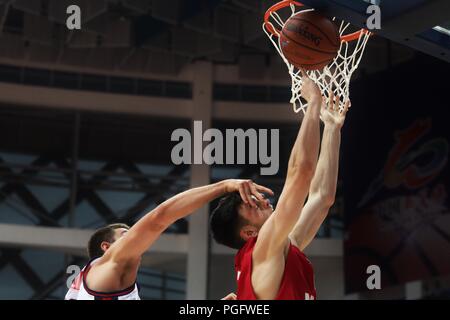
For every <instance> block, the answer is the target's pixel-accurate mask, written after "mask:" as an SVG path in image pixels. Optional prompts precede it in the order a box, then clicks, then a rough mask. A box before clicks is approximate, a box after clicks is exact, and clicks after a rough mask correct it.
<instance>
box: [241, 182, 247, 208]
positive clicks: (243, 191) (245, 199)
mask: <svg viewBox="0 0 450 320" xmlns="http://www.w3.org/2000/svg"><path fill="white" fill-rule="evenodd" d="M239 194H240V196H241V199H242V201H244V203H245V204H248V198H247V194H246V193H245V189H244V186H243V185H241V186H240V187H239Z"/></svg>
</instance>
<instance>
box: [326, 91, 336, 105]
mask: <svg viewBox="0 0 450 320" xmlns="http://www.w3.org/2000/svg"><path fill="white" fill-rule="evenodd" d="M329 96H330V101H329V102H328V106H327V109H329V110H333V102H334V91H333V89H330V93H329Z"/></svg>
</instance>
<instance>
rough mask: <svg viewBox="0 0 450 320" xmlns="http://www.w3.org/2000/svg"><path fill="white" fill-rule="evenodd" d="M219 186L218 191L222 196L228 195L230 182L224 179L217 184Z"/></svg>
mask: <svg viewBox="0 0 450 320" xmlns="http://www.w3.org/2000/svg"><path fill="white" fill-rule="evenodd" d="M219 184H220V187H221V188H220V190H221V193H222V194H225V193H230V192H231V185H232V180H231V179H226V180H222V181H220V182H219Z"/></svg>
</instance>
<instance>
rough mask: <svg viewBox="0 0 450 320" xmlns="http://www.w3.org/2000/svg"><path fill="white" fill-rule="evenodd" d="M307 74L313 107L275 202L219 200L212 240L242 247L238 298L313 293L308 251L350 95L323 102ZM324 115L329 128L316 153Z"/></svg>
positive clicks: (331, 185)
mask: <svg viewBox="0 0 450 320" xmlns="http://www.w3.org/2000/svg"><path fill="white" fill-rule="evenodd" d="M303 76H304V77H305V78H306V79H305V81H304V84H303V87H302V97H303V98H305V99H306V100H307V101H308V105H309V107H308V110H307V111H306V114H305V116H304V118H303V121H302V125H301V128H300V131H299V134H298V136H297V139H296V141H295V144H294V147H293V148H292V152H291V156H290V159H289V164H288V170H287V176H286V181H285V184H284V188H283V191H282V193H281V195H280V198H279V200H278V205H277V207H276V209H275V210H274V209H273V208H272V206H271V205H270V203H269V201H268V200H266V199H264V198H263V197H253V196H252V197H247V198H244V201H241V197H239V195H238V194H237V193H231V194H228V195H227V196H225V197H223V198H222V199H221V200H220V202H219V205H218V206H217V208H216V209H215V210H214V212H213V215H212V217H211V221H210V224H211V230H212V233H213V237H214V238H215V240H216V241H217V242H219V243H222V244H224V245H226V246H228V247H232V248H235V249H239V252H238V253H237V255H236V259H235V268H236V273H237V284H238V290H237V298H238V299H243V300H253V299H282V300H287V299H306V300H312V299H315V298H316V290H315V286H314V273H313V268H312V265H311V263H310V262H309V261H308V259H307V258H306V256H305V255H304V254H303V250H304V249H305V248H306V246H308V244H309V243H310V242H311V241H312V239H313V238H314V236H315V234H316V233H317V231H318V230H319V227H320V225H321V224H322V222H323V220H324V219H325V217H326V216H327V214H328V211H329V209H330V207H331V206H332V204H333V202H334V197H335V193H336V184H337V173H338V160H339V146H340V129H341V127H342V125H343V124H344V120H345V115H346V112H347V110H348V107H349V105H350V102H349V101H347V103H346V106H345V109H344V110H342V111H340V110H339V103H338V101H339V97H336V99H335V98H334V96H333V95H332V96H331V99H330V103H329V104H328V105H326V104H325V103H324V99H323V98H322V96H321V93H320V90H319V88H318V86H317V85H316V84H315V83H314V82H313V81H312V80H311V79H309V78H307V77H306V75H305V74H303ZM320 119H322V121H323V122H324V131H323V137H322V147H321V152H320V157H319V159H318V160H317V158H318V154H319V144H320ZM248 188H254V187H253V186H251V185H250V186H248ZM307 196H308V201H307V202H306V204H305V205H304V203H305V200H306V197H307ZM303 205H304V206H303Z"/></svg>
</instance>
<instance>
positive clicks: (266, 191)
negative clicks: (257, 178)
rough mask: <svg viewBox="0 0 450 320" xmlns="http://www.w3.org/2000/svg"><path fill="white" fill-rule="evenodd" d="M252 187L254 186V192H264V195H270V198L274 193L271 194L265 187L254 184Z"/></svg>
mask: <svg viewBox="0 0 450 320" xmlns="http://www.w3.org/2000/svg"><path fill="white" fill-rule="evenodd" d="M254 185H255V187H256V190H258V191H259V192H265V193H268V194H270V195H271V196H273V195H274V193H273V191H272V190H271V189H269V188H266V187H264V186H261V185H259V184H256V183H254Z"/></svg>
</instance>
